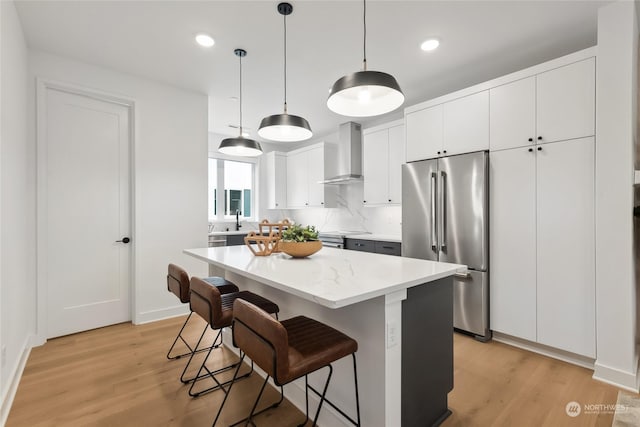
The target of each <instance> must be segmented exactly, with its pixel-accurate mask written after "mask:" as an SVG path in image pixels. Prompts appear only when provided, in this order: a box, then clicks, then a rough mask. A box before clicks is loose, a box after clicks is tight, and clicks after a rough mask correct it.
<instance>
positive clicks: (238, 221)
mask: <svg viewBox="0 0 640 427" xmlns="http://www.w3.org/2000/svg"><path fill="white" fill-rule="evenodd" d="M240 227H242V225H241V224H240V209H236V231H238V230H240Z"/></svg>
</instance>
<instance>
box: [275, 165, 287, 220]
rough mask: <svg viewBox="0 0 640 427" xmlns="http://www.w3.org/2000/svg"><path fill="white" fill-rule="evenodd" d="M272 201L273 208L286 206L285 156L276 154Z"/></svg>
mask: <svg viewBox="0 0 640 427" xmlns="http://www.w3.org/2000/svg"><path fill="white" fill-rule="evenodd" d="M274 166H275V180H274V181H275V182H274V202H275V206H274V207H275V209H286V208H287V157H286V156H284V155H282V154H278V155H276V157H275V165H274Z"/></svg>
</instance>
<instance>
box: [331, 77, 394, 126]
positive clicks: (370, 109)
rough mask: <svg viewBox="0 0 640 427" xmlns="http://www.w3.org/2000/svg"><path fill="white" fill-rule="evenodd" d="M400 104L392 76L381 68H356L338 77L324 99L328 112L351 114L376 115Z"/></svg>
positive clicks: (354, 115)
mask: <svg viewBox="0 0 640 427" xmlns="http://www.w3.org/2000/svg"><path fill="white" fill-rule="evenodd" d="M403 103H404V94H403V93H402V90H401V89H400V85H399V84H398V82H397V81H396V79H395V77H393V76H392V75H391V74H387V73H383V72H382V71H357V72H355V73H353V74H348V75H346V76H344V77H342V78H340V79H338V80H337V81H336V82H335V83H334V84H333V87H332V88H331V92H330V94H329V99H327V107H329V109H330V110H331V111H333V112H335V113H338V114H341V115H343V116H351V117H370V116H377V115H380V114H384V113H388V112H390V111H393V110H395V109H396V108H398V107H399V106H401V105H402V104H403Z"/></svg>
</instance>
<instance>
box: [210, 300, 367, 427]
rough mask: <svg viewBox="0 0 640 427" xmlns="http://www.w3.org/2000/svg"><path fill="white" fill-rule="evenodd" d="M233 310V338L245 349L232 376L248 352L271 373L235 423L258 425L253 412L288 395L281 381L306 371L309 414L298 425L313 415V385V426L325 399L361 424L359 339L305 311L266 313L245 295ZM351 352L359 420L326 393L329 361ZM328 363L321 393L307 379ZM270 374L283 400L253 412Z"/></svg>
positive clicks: (330, 368)
mask: <svg viewBox="0 0 640 427" xmlns="http://www.w3.org/2000/svg"><path fill="white" fill-rule="evenodd" d="M233 316H234V320H233V343H234V345H235V346H236V347H238V348H239V349H240V352H241V357H240V364H239V365H238V366H237V368H236V371H235V374H234V377H233V378H234V380H235V378H236V376H237V375H238V372H239V371H240V365H241V364H242V361H243V360H244V357H245V355H246V356H249V358H251V360H252V361H253V362H255V363H256V364H257V365H258V366H259V367H260V368H262V369H263V370H264V371H265V372H266V373H267V377H266V378H265V380H264V383H263V384H262V388H261V389H260V393H259V394H258V397H257V398H256V401H255V403H254V404H253V408H252V409H251V412H250V413H249V416H248V417H247V418H245V419H243V420H241V421H239V422H237V423H235V424H233V425H237V424H239V423H242V422H246V423H247V424H252V425H255V424H253V417H254V416H255V415H258V414H260V413H262V412H264V411H266V410H268V409H271V408H273V407H276V406H278V405H279V404H280V403H281V402H282V400H283V399H284V390H283V388H282V386H284V385H285V384H288V383H290V382H291V381H294V380H296V379H298V378H301V377H303V376H304V378H305V399H306V411H305V412H306V418H305V420H304V422H303V423H302V424H300V426H303V425H304V424H306V422H307V421H308V420H309V390H311V391H313V392H314V393H315V394H317V395H318V396H319V397H320V403H319V404H318V409H317V411H316V415H315V417H314V419H313V425H314V426H315V425H316V423H317V422H318V415H319V414H320V409H321V408H322V404H323V403H324V402H325V401H326V402H327V404H329V405H330V406H331V407H332V408H334V409H335V410H336V411H338V412H339V413H340V414H341V415H342V416H343V417H345V418H346V419H347V420H348V421H350V422H351V423H352V424H353V425H355V426H360V402H359V397H358V372H357V367H356V354H355V353H356V351H357V350H358V343H357V342H356V341H355V340H353V339H352V338H349V337H348V336H346V335H345V334H343V333H342V332H340V331H337V330H335V329H333V328H331V327H330V326H327V325H325V324H323V323H320V322H318V321H316V320H313V319H309V318H308V317H305V316H297V317H293V318H291V319H287V320H283V321H282V322H279V321H278V320H276V319H274V318H272V317H271V316H269V315H267V313H265V312H264V311H263V310H261V309H260V308H259V307H257V306H255V305H253V304H251V303H250V302H246V301H242V300H236V301H235V302H234V303H233ZM348 355H351V356H352V357H353V377H354V383H355V391H356V417H357V419H356V420H354V419H352V418H351V417H349V416H348V415H347V414H346V413H345V412H344V411H343V410H342V409H340V408H338V407H337V406H336V405H335V404H333V403H332V402H330V401H329V400H327V399H326V397H325V396H326V393H327V388H328V387H329V381H330V380H331V375H332V373H333V367H332V366H331V363H333V362H335V361H337V360H339V359H342V358H343V357H346V356H348ZM325 367H328V368H329V374H328V375H327V381H326V382H325V384H324V389H323V390H322V393H320V392H318V391H317V390H316V389H315V388H313V387H312V386H310V385H309V382H308V378H307V376H308V375H309V374H310V373H312V372H315V371H317V370H320V369H322V368H325ZM270 377H271V378H273V381H274V382H275V384H276V385H278V386H280V393H281V394H280V400H279V401H278V402H276V403H274V404H272V405H270V406H268V407H267V408H265V409H262V410H261V411H259V412H255V410H256V408H257V406H258V402H259V401H260V397H261V396H262V393H263V391H264V389H265V386H266V385H267V381H268V380H269V378H270ZM232 387H233V380H232V383H231V385H230V386H229V390H227V393H226V395H225V396H224V400H223V401H222V404H221V405H220V408H219V409H218V413H217V415H216V418H215V420H214V421H213V426H215V425H216V423H217V422H218V418H219V417H220V414H221V413H222V408H223V407H224V404H225V402H226V401H227V398H228V397H229V394H230V393H231V388H232Z"/></svg>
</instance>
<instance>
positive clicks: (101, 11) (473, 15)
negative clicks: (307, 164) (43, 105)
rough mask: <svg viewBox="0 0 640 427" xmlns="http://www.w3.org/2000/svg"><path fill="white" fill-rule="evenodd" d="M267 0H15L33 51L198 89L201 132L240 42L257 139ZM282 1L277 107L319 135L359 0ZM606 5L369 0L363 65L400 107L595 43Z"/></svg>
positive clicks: (271, 13) (351, 57)
mask: <svg viewBox="0 0 640 427" xmlns="http://www.w3.org/2000/svg"><path fill="white" fill-rule="evenodd" d="M278 3H279V1H277V0H276V1H246V0H235V1H86V0H85V1H55V0H49V1H32V0H22V1H18V2H17V9H18V14H19V16H20V19H21V22H22V26H23V30H24V32H25V37H26V39H27V43H28V45H29V47H31V48H33V49H38V50H43V51H48V52H52V53H56V54H60V55H63V56H67V57H71V58H75V59H78V60H80V61H84V62H88V63H92V64H97V65H101V66H104V67H108V68H111V69H115V70H120V71H124V72H127V73H131V74H135V75H138V76H142V77H146V78H149V79H153V80H156V81H160V82H164V83H168V84H172V85H175V86H178V87H181V88H185V89H189V90H194V91H197V92H201V93H206V94H208V95H209V96H210V97H211V100H212V102H211V103H210V105H213V112H212V119H213V120H212V122H213V128H211V126H210V131H212V132H215V133H219V134H232V135H235V134H237V131H236V130H234V129H231V128H230V127H229V126H228V125H230V124H231V125H237V124H238V102H237V100H232V99H231V98H232V97H237V96H238V60H237V58H236V57H235V56H234V54H233V50H234V49H235V48H237V47H241V48H244V49H246V50H247V52H248V55H247V57H246V58H244V59H243V104H244V105H243V107H244V108H243V110H244V111H243V115H244V126H245V127H247V128H249V129H250V130H251V131H252V132H251V137H253V138H255V139H259V138H257V134H256V132H255V131H256V130H257V127H258V125H259V123H260V120H261V119H262V118H263V117H264V116H267V115H271V114H278V113H281V112H282V98H283V83H282V79H283V76H282V69H283V46H282V43H283V32H282V16H281V15H279V14H278V12H277V10H276V5H277V4H278ZM291 3H292V4H293V9H294V10H293V14H292V15H290V16H289V17H288V18H287V32H288V104H289V113H290V114H296V115H301V116H303V117H305V118H306V119H307V120H309V122H310V124H311V127H312V129H313V131H314V134H315V135H314V137H316V136H317V137H321V136H324V135H327V134H330V133H334V132H335V131H336V128H337V125H338V124H339V123H342V122H344V121H347V120H348V118H345V117H342V116H338V115H337V114H335V113H333V112H331V111H329V110H328V109H327V107H326V98H327V94H328V90H329V88H330V87H331V85H332V84H333V82H334V81H335V80H336V79H338V78H339V77H341V76H343V75H345V74H348V73H351V72H354V71H358V70H359V69H360V67H361V65H362V63H361V61H362V2H361V1H359V0H356V1H345V0H343V1H310V0H299V1H293V2H291ZM606 3H609V1H592V0H589V1H515V0H511V1H480V0H476V1H399V0H395V1H376V0H369V2H367V36H368V38H367V59H368V64H369V69H372V70H381V71H385V72H388V73H390V74H393V75H394V76H395V77H396V79H397V80H398V82H399V83H400V86H401V87H402V89H403V91H404V93H405V96H406V102H405V105H404V106H409V105H412V104H415V103H417V102H421V101H424V100H427V99H429V98H433V97H435V96H439V95H442V94H445V93H447V92H451V91H453V90H457V89H462V88H464V87H466V86H470V85H472V84H475V83H480V82H482V81H485V80H489V79H491V78H494V77H498V76H500V75H503V74H507V73H509V72H513V71H516V70H519V69H522V68H526V67H528V66H531V65H534V64H537V63H540V62H543V61H545V60H549V59H552V58H555V57H558V56H562V55H564V54H567V53H570V52H573V51H576V50H580V49H583V48H586V47H589V46H593V45H595V44H596V24H597V9H598V8H599V7H601V6H603V5H604V4H606ZM198 32H207V33H209V34H211V35H212V36H213V37H214V39H215V41H216V44H215V46H214V47H212V48H210V49H205V48H201V47H200V46H198V45H196V44H195V42H194V36H195V35H196V33H198ZM429 36H436V37H438V38H440V39H441V41H442V43H441V46H440V48H439V49H438V50H436V51H434V52H430V53H427V52H423V51H421V50H420V47H419V46H420V43H421V42H422V41H424V40H425V39H426V38H428V37H429ZM398 113H399V112H396V113H395V115H396V116H397V115H398ZM210 114H211V113H210ZM392 115H393V113H392ZM383 119H384V118H377V119H373V121H375V122H380V121H383ZM359 121H360V122H363V123H366V121H364V120H359ZM369 121H371V119H369ZM288 144H289V145H291V144H295V143H288ZM283 148H284V147H283Z"/></svg>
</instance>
